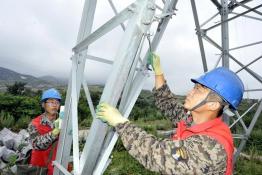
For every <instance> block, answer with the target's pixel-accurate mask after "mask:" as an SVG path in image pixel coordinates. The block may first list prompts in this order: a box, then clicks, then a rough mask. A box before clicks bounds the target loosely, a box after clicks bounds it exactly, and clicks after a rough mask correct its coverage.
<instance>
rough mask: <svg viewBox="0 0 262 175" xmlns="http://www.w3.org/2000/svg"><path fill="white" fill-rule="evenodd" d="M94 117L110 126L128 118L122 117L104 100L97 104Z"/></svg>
mask: <svg viewBox="0 0 262 175" xmlns="http://www.w3.org/2000/svg"><path fill="white" fill-rule="evenodd" d="M96 117H97V118H99V119H100V120H102V121H103V122H107V123H108V124H109V125H111V126H116V125H117V124H120V123H125V122H127V121H128V119H126V118H124V117H123V116H122V115H121V114H120V112H119V111H118V110H117V109H116V108H114V107H112V106H110V105H109V104H107V103H104V102H103V103H100V104H99V105H98V106H97V109H96Z"/></svg>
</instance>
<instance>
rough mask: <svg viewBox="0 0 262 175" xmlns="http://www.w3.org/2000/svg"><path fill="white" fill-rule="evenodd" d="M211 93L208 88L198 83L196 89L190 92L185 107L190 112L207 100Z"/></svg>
mask: <svg viewBox="0 0 262 175" xmlns="http://www.w3.org/2000/svg"><path fill="white" fill-rule="evenodd" d="M209 91H210V90H209V89H208V88H206V87H204V86H202V85H200V84H198V83H196V84H195V86H194V88H193V89H192V90H191V91H189V92H188V94H187V96H186V99H185V103H184V107H185V108H186V109H188V110H189V109H192V108H193V107H194V106H196V105H197V104H199V103H200V102H201V101H202V100H204V99H205V98H206V96H207V95H208V93H209Z"/></svg>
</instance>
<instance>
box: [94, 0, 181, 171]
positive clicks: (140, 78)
mask: <svg viewBox="0 0 262 175" xmlns="http://www.w3.org/2000/svg"><path fill="white" fill-rule="evenodd" d="M176 4H177V0H172V1H171V2H170V3H166V4H165V6H164V10H163V12H162V13H167V12H173V11H174V10H175V8H176ZM170 19H171V16H166V17H165V18H163V19H162V21H161V22H160V23H159V26H158V30H157V32H156V34H155V36H154V38H153V41H152V44H151V48H152V51H154V50H156V48H157V46H158V44H159V42H160V40H161V38H162V36H163V33H164V31H165V29H166V27H167V24H168V22H169V20H170ZM149 51H150V50H148V51H147V54H146V56H145V57H144V59H143V60H144V63H145V62H146V58H147V56H148V53H149ZM142 66H143V65H142ZM144 69H145V67H141V69H140V70H139V71H138V72H137V74H136V75H135V77H134V78H133V76H130V77H129V78H130V79H133V83H132V84H130V85H129V86H130V87H127V88H125V90H126V91H128V96H127V98H125V100H123V101H121V103H120V108H119V110H120V111H121V112H122V114H123V115H124V116H125V117H128V116H129V114H130V112H131V110H132V108H133V106H134V104H135V102H136V99H137V98H138V96H139V94H140V92H141V90H142V88H143V84H144V82H145V78H146V77H147V73H145V72H146V70H144ZM117 138H118V135H117V133H115V132H111V133H109V134H108V135H107V139H106V142H105V143H104V148H103V150H101V154H100V158H99V162H98V163H97V166H96V168H95V170H94V175H99V174H101V173H102V172H103V171H102V170H103V169H104V167H105V166H106V163H107V160H108V157H109V155H110V153H111V152H112V150H113V146H114V145H115V143H116V141H117Z"/></svg>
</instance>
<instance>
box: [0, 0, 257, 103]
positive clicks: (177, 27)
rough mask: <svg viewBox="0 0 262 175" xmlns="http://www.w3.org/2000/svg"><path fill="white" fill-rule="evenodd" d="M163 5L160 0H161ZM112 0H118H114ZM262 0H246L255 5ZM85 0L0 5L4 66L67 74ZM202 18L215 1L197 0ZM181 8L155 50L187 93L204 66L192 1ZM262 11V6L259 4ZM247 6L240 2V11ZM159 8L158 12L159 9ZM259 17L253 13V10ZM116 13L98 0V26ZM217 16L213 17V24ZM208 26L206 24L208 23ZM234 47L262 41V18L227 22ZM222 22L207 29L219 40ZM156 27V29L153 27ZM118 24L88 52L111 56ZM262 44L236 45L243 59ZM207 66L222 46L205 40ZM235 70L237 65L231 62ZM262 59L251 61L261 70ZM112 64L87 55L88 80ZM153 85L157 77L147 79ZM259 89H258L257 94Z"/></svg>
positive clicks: (10, 0)
mask: <svg viewBox="0 0 262 175" xmlns="http://www.w3.org/2000/svg"><path fill="white" fill-rule="evenodd" d="M158 1H159V2H158V3H159V5H160V4H161V2H162V1H160V0H158ZM113 2H117V1H116V0H115V1H114V0H113ZM130 2H132V1H130V0H122V1H121V4H117V3H116V8H117V9H118V11H120V10H121V9H123V8H124V7H125V6H127V5H128V4H130ZM258 2H259V0H254V1H253V2H251V3H249V4H248V5H250V6H252V7H254V6H256V5H257V4H258ZM83 4H84V1H83V0H45V1H43V0H37V1H36V0H23V1H20V0H6V1H2V2H1V6H0V35H1V37H0V67H5V68H9V69H12V70H14V71H16V72H19V73H24V74H30V75H34V76H43V75H53V76H57V77H68V76H69V73H70V69H71V61H70V57H71V56H72V54H73V53H72V51H71V50H72V47H74V45H75V44H76V38H77V33H78V29H79V25H80V20H81V15H82V9H83ZM197 7H198V13H199V18H200V23H202V22H204V21H205V20H207V19H208V18H209V17H211V16H212V15H214V14H215V13H216V12H217V10H216V7H215V6H214V5H213V4H212V3H211V2H210V1H208V0H205V1H201V4H197ZM177 9H178V11H177V12H176V16H174V17H173V18H172V20H171V21H170V23H169V26H168V28H167V30H166V32H165V34H164V36H163V38H162V40H161V42H160V44H159V47H158V49H157V53H158V54H159V55H160V56H161V62H162V66H163V69H164V72H165V75H166V79H167V81H168V83H169V84H170V87H171V89H172V90H173V91H174V92H175V93H177V94H185V93H186V92H187V91H188V90H189V89H190V88H191V87H192V84H191V83H190V81H189V79H190V78H192V77H198V76H199V75H200V74H202V72H203V68H202V63H201V57H200V52H199V47H198V41H197V37H196V35H195V30H194V29H195V27H194V20H193V14H192V9H191V5H190V1H189V0H188V1H185V0H183V1H179V2H178V4H177ZM258 10H260V11H261V8H260V9H258ZM241 11H243V8H239V9H238V10H237V12H241ZM158 13H159V12H158ZM249 15H253V16H255V17H260V18H261V16H259V15H257V14H255V13H250V14H249ZM112 16H113V11H112V9H111V8H110V5H109V3H108V1H99V2H98V5H97V12H96V16H95V22H94V29H96V28H98V27H99V26H100V25H102V24H103V23H104V22H105V21H106V20H108V19H110V18H111V17H112ZM216 22H219V18H216V19H214V20H213V21H212V22H211V23H210V24H209V26H210V25H214V24H215V23H216ZM207 27H208V26H207ZM229 27H230V29H229V31H230V48H233V47H237V46H241V45H245V44H249V43H252V42H258V41H262V32H261V31H262V22H261V21H256V20H253V19H249V18H239V19H237V20H236V21H234V22H231V23H230V24H229ZM219 31H220V28H219V27H218V28H216V29H215V30H214V31H211V32H209V33H208V34H209V36H210V37H212V38H214V39H215V41H216V42H218V43H220V35H219ZM151 32H152V33H154V30H153V29H152V31H151ZM122 33H123V32H122V30H121V28H120V27H118V28H116V29H114V30H113V31H112V32H111V33H109V34H108V35H106V36H104V37H102V38H101V39H100V40H98V41H97V42H96V43H94V44H93V45H92V46H91V47H90V50H89V54H91V55H94V56H100V57H103V58H106V59H110V60H113V58H114V55H115V53H116V51H117V48H118V46H119V44H120V39H121V36H122ZM261 47H262V46H261V44H260V45H256V46H253V47H248V48H246V49H243V50H241V51H238V50H237V51H234V52H233V51H232V53H231V54H232V55H234V56H235V57H236V58H237V59H238V60H239V61H241V62H242V63H243V64H247V63H249V62H251V61H252V60H253V59H255V58H257V57H259V56H261V55H262V52H261V50H262V49H261ZM205 49H206V51H207V53H206V56H207V58H208V59H207V62H208V67H209V69H211V68H213V67H214V65H215V63H216V61H217V59H218V58H219V54H220V52H219V51H218V50H217V49H215V48H214V47H213V46H211V45H210V44H208V43H207V42H205ZM230 66H231V68H232V70H234V71H237V70H238V69H239V66H237V65H236V64H235V63H234V62H232V61H231V62H230ZM261 66H262V60H259V61H258V62H256V63H255V64H254V65H252V66H250V68H252V69H253V70H254V71H256V72H257V73H259V74H260V76H262V70H261ZM110 69H111V66H110V65H105V64H102V63H96V62H94V61H90V60H88V61H87V63H86V70H85V71H86V74H87V81H88V82H90V83H91V84H92V83H102V82H104V81H105V80H106V78H107V75H108V73H109V72H110ZM239 75H240V77H241V78H242V79H243V81H244V82H245V83H244V84H245V86H246V87H247V88H249V89H253V88H262V86H261V83H258V82H257V81H256V80H255V79H254V78H252V77H251V76H249V75H248V74H247V73H245V71H243V72H241V73H239ZM145 87H146V88H149V89H150V88H152V87H153V77H150V78H149V79H148V80H147V82H146V85H145ZM254 94H255V95H254ZM246 96H249V97H252V96H256V97H258V96H259V97H260V98H261V96H262V94H261V92H257V93H248V94H246Z"/></svg>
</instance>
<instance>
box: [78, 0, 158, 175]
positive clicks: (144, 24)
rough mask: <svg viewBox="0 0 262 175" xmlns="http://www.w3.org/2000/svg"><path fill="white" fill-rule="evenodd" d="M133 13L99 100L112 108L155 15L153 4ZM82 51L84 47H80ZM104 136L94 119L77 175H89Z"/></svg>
mask: <svg viewBox="0 0 262 175" xmlns="http://www.w3.org/2000/svg"><path fill="white" fill-rule="evenodd" d="M133 10H134V14H133V15H132V17H131V19H130V20H129V21H128V25H127V26H126V30H125V33H124V36H123V38H122V41H121V43H120V47H119V50H118V53H117V54H116V56H115V61H114V64H113V69H112V72H111V74H110V76H109V78H108V80H107V82H106V85H105V88H104V91H103V94H102V97H101V100H100V101H105V102H107V103H109V104H111V105H113V106H116V104H117V102H118V100H119V98H120V95H121V92H122V90H123V87H124V84H125V82H126V80H127V77H128V73H129V70H130V68H131V65H132V63H133V61H134V58H135V53H136V50H137V48H138V46H139V44H140V40H141V38H142V36H143V34H144V33H146V31H147V30H148V28H149V27H150V24H151V22H152V18H153V16H154V12H155V6H154V1H153V0H138V1H136V3H135V7H134V9H133ZM87 42H88V41H87ZM83 47H85V46H84V45H83ZM106 132H107V125H106V124H105V123H103V122H101V121H100V120H98V119H94V120H93V123H92V125H91V128H90V132H89V135H88V137H87V140H86V144H85V147H84V149H83V153H82V155H81V159H80V162H81V163H80V166H81V167H80V168H81V174H83V175H84V174H92V172H93V170H94V167H95V165H96V161H97V159H98V156H99V153H100V150H101V147H102V144H103V141H104V138H105V135H106ZM90 160H92V161H90Z"/></svg>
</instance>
